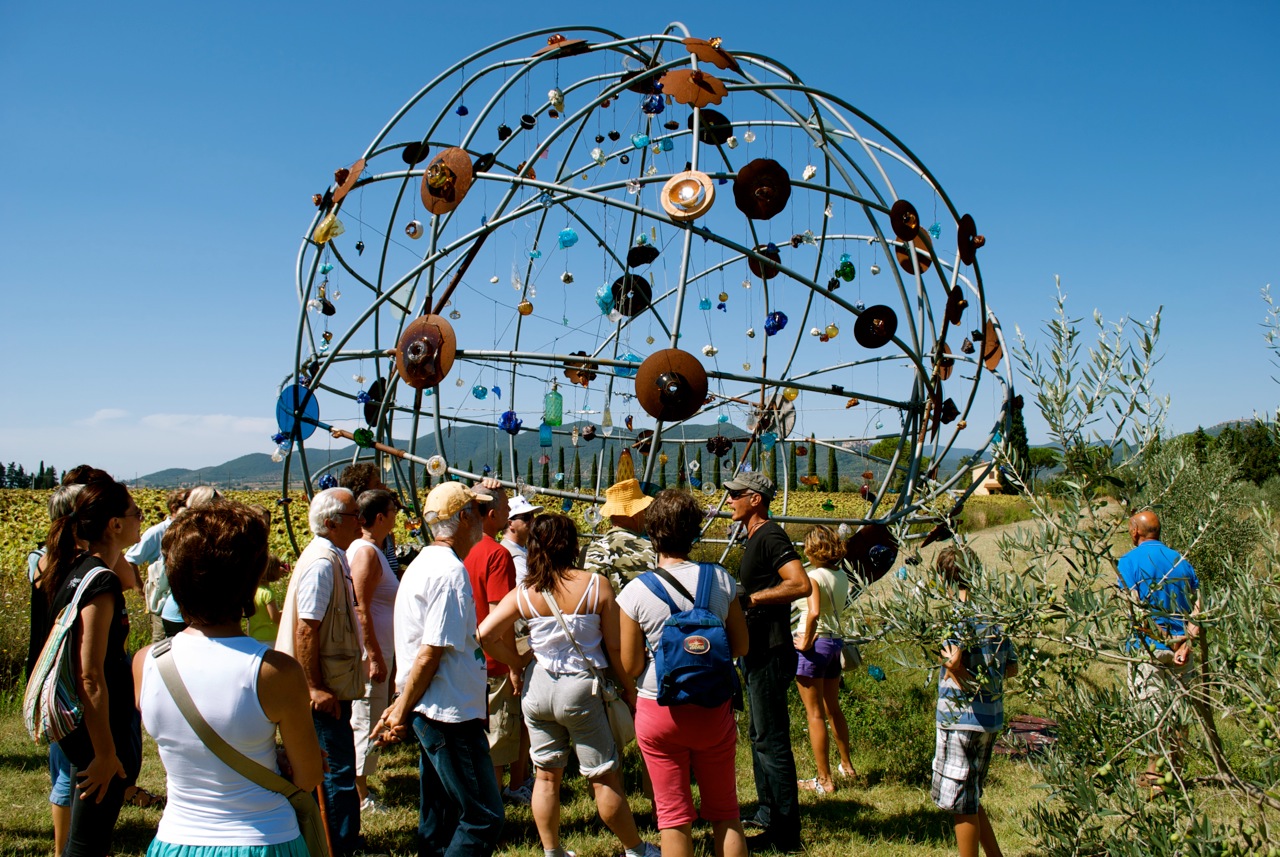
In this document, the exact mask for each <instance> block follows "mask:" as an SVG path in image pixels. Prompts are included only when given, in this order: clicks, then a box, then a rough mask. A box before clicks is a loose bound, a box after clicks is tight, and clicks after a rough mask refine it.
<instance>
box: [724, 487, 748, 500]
mask: <svg viewBox="0 0 1280 857" xmlns="http://www.w3.org/2000/svg"><path fill="white" fill-rule="evenodd" d="M750 493H751V489H750V488H737V489H734V490H732V491H730V492H729V499H730V500H740V499H742V498H743V497H745V496H747V495H748V494H750Z"/></svg>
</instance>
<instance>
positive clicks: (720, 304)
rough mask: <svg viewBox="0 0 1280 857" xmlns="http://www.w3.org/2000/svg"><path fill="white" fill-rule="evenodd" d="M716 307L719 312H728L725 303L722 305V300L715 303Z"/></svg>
mask: <svg viewBox="0 0 1280 857" xmlns="http://www.w3.org/2000/svg"><path fill="white" fill-rule="evenodd" d="M716 309H718V310H720V311H721V312H728V311H729V308H728V307H727V306H725V305H724V302H723V301H721V302H720V303H718V304H716Z"/></svg>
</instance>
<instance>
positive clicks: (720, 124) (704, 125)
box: [685, 108, 733, 146]
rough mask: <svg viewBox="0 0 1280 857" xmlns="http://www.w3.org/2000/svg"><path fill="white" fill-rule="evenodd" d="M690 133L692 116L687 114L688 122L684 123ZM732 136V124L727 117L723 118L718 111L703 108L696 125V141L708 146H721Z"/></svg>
mask: <svg viewBox="0 0 1280 857" xmlns="http://www.w3.org/2000/svg"><path fill="white" fill-rule="evenodd" d="M685 127H687V128H688V129H689V130H690V131H692V130H693V114H692V113H690V114H689V120H688V121H687V122H686V123H685ZM732 136H733V123H732V122H730V121H729V117H728V116H725V115H724V114H723V113H721V112H720V111H719V110H712V109H710V108H704V109H703V111H702V116H701V119H700V124H699V125H698V139H699V140H700V141H702V142H703V143H706V144H707V145H708V146H723V145H724V144H725V143H727V142H729V138H730V137H732Z"/></svg>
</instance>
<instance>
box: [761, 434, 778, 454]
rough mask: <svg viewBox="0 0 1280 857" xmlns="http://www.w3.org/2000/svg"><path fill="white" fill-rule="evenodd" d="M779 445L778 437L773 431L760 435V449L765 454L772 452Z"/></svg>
mask: <svg viewBox="0 0 1280 857" xmlns="http://www.w3.org/2000/svg"><path fill="white" fill-rule="evenodd" d="M777 443H778V436H777V435H776V434H774V433H773V432H771V431H767V432H765V433H764V434H762V435H760V448H761V449H763V450H764V451H765V452H772V451H773V447H774V446H775V445H776V444H777Z"/></svg>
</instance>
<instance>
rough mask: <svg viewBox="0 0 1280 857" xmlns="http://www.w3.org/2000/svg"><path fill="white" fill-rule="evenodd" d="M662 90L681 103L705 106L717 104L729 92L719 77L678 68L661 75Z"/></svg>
mask: <svg viewBox="0 0 1280 857" xmlns="http://www.w3.org/2000/svg"><path fill="white" fill-rule="evenodd" d="M660 82H661V83H662V92H663V94H664V95H670V96H671V97H672V98H674V99H675V100H676V101H678V102H680V103H681V104H687V105H689V106H690V107H706V106H707V105H708V104H719V103H720V102H721V101H723V100H724V97H725V96H726V95H728V94H729V89H728V87H726V86H725V85H724V83H723V82H722V81H721V80H720V78H718V77H716V76H715V75H713V74H710V73H708V72H705V71H703V70H702V69H697V70H696V71H695V70H694V69H691V68H679V69H675V70H674V71H669V72H667V73H666V74H664V75H663V76H662V80H661V81H660Z"/></svg>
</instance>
